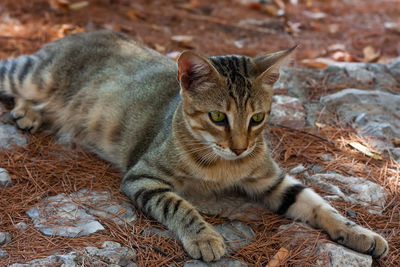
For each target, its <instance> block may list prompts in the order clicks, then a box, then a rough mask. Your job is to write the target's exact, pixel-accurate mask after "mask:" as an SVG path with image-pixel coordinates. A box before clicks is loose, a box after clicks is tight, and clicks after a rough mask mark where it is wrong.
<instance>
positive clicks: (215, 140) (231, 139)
mask: <svg viewBox="0 0 400 267" xmlns="http://www.w3.org/2000/svg"><path fill="white" fill-rule="evenodd" d="M294 48H295V47H293V48H291V49H289V50H285V51H281V52H277V53H272V54H267V55H263V56H259V57H255V58H251V57H246V56H235V55H232V56H218V57H211V58H205V57H202V56H200V55H199V54H197V53H195V52H192V51H186V52H183V53H182V54H181V55H180V57H179V59H178V69H179V72H178V80H179V82H180V86H181V96H182V104H183V112H184V119H185V121H186V122H187V125H188V128H189V130H190V132H191V133H192V135H193V136H194V137H195V138H196V142H199V143H201V144H203V145H205V146H208V147H210V148H212V151H213V153H215V156H219V157H222V158H224V159H227V160H235V159H239V158H244V157H246V156H249V155H251V153H252V152H253V151H255V148H256V147H257V145H262V142H260V135H261V134H262V131H263V128H264V126H265V124H266V122H267V120H268V116H269V113H270V108H271V102H272V94H273V88H272V87H273V84H274V83H275V82H276V81H277V79H278V78H279V66H280V65H281V63H282V61H283V60H284V59H285V58H287V56H288V55H289V54H290V53H291V52H292V51H293V50H294Z"/></svg>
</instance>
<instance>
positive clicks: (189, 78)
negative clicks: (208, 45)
mask: <svg viewBox="0 0 400 267" xmlns="http://www.w3.org/2000/svg"><path fill="white" fill-rule="evenodd" d="M211 72H212V67H211V65H210V63H208V60H207V59H205V58H204V57H202V56H200V55H199V54H197V53H195V52H193V51H184V52H182V54H181V55H180V56H179V58H178V77H177V78H178V81H179V82H180V84H181V87H182V89H185V90H192V89H193V88H192V87H193V83H194V82H196V81H199V80H200V79H201V78H202V77H204V76H207V75H209V74H210V73H211Z"/></svg>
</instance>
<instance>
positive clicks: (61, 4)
mask: <svg viewBox="0 0 400 267" xmlns="http://www.w3.org/2000/svg"><path fill="white" fill-rule="evenodd" d="M49 4H50V8H51V9H54V10H60V9H63V10H66V9H68V6H69V5H70V2H69V1H68V0H49Z"/></svg>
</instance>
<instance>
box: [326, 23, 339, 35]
mask: <svg viewBox="0 0 400 267" xmlns="http://www.w3.org/2000/svg"><path fill="white" fill-rule="evenodd" d="M339 29H340V26H339V24H336V23H332V24H328V31H329V33H331V34H335V33H337V32H338V31H339Z"/></svg>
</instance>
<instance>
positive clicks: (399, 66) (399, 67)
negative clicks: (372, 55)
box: [389, 57, 400, 82]
mask: <svg viewBox="0 0 400 267" xmlns="http://www.w3.org/2000/svg"><path fill="white" fill-rule="evenodd" d="M389 71H390V73H391V74H392V75H393V77H394V78H395V79H396V80H397V82H400V57H398V58H396V59H395V60H393V61H392V62H390V63H389Z"/></svg>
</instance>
